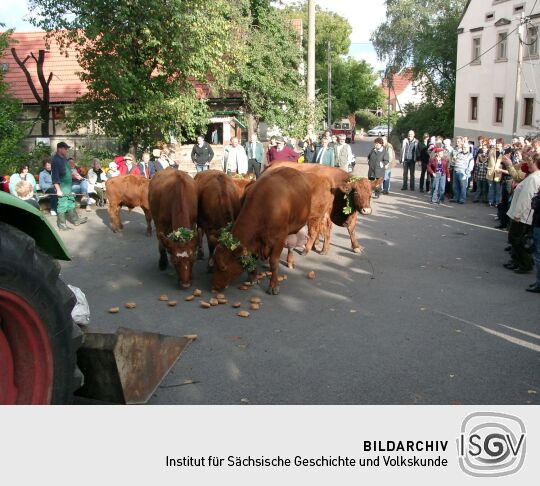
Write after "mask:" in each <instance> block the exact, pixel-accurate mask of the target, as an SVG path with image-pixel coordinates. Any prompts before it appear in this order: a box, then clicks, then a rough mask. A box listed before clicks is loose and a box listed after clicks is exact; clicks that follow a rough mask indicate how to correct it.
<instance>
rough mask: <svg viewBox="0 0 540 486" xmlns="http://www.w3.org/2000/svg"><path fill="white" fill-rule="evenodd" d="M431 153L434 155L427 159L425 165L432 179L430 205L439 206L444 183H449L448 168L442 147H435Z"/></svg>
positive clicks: (442, 195)
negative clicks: (435, 204)
mask: <svg viewBox="0 0 540 486" xmlns="http://www.w3.org/2000/svg"><path fill="white" fill-rule="evenodd" d="M432 152H433V154H434V155H433V157H431V158H430V159H429V162H428V165H427V172H428V174H429V175H430V176H431V177H433V184H432V186H431V203H432V204H433V203H437V204H440V203H442V202H444V190H445V188H446V181H448V182H450V168H449V167H448V159H447V158H446V157H445V155H444V149H443V148H442V147H435V148H434V149H433V150H432Z"/></svg>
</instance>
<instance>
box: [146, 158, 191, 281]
mask: <svg viewBox="0 0 540 486" xmlns="http://www.w3.org/2000/svg"><path fill="white" fill-rule="evenodd" d="M148 197H149V200H150V209H151V211H152V216H153V217H154V223H155V225H156V234H157V238H158V242H159V269H160V270H165V269H166V268H167V263H168V262H167V252H168V253H169V255H170V257H171V264H172V265H173V266H174V268H175V270H176V274H177V276H178V284H179V285H180V286H181V287H183V288H188V287H190V286H191V279H192V270H193V263H194V262H195V258H196V252H197V241H198V236H197V186H196V184H195V181H194V180H193V179H192V178H191V177H190V176H189V175H188V174H187V173H186V172H182V171H179V170H176V169H172V168H169V169H165V170H161V171H159V172H158V173H157V174H155V175H154V177H153V178H152V179H151V181H150V191H149V194H148Z"/></svg>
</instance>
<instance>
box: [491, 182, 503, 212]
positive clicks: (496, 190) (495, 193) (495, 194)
mask: <svg viewBox="0 0 540 486" xmlns="http://www.w3.org/2000/svg"><path fill="white" fill-rule="evenodd" d="M488 185H489V191H488V202H489V204H493V205H495V206H497V205H498V204H499V203H500V202H501V183H500V182H495V181H488Z"/></svg>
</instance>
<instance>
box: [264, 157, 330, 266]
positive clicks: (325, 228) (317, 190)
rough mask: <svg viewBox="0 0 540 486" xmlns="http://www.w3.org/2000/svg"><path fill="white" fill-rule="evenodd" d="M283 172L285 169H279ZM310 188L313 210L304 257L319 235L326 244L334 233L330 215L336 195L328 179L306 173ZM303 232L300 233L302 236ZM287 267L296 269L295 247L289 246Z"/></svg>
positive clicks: (288, 239)
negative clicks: (332, 232)
mask: <svg viewBox="0 0 540 486" xmlns="http://www.w3.org/2000/svg"><path fill="white" fill-rule="evenodd" d="M276 170H277V167H276V168H275V169H273V170H272V171H271V172H269V174H270V173H272V172H275V171H276ZM279 170H283V169H279ZM304 174H305V176H306V177H307V180H308V183H309V186H310V188H311V209H310V213H309V217H308V223H307V226H308V228H307V230H308V231H307V242H306V244H305V247H304V251H303V252H302V255H304V256H305V255H307V254H308V253H309V252H310V251H311V249H312V248H313V245H314V244H315V240H316V239H317V238H318V236H319V234H320V233H322V235H323V239H324V242H325V244H326V242H329V241H330V233H331V231H332V222H331V221H330V213H331V211H332V204H333V202H334V194H333V193H332V186H331V184H330V181H329V180H328V178H327V177H324V176H321V175H319V174H316V173H312V172H305V173H304ZM301 232H302V230H301V231H300V234H301ZM293 239H294V238H287V241H289V242H291V241H292V240H293ZM300 239H302V238H300ZM287 241H286V242H285V246H286V247H287V250H288V253H287V266H288V267H289V268H294V267H295V264H294V253H293V250H294V246H293V245H290V244H289V245H287Z"/></svg>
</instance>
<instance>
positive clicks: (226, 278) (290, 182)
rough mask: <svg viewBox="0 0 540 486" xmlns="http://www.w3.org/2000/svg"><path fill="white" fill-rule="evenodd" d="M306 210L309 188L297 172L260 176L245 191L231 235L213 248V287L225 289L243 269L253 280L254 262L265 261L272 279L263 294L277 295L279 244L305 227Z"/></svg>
mask: <svg viewBox="0 0 540 486" xmlns="http://www.w3.org/2000/svg"><path fill="white" fill-rule="evenodd" d="M310 209H311V187H310V184H309V180H308V178H307V177H306V176H304V175H303V174H302V173H301V172H300V171H297V170H294V169H289V168H283V169H281V170H276V171H274V172H273V173H271V174H267V175H265V176H263V177H261V178H260V179H259V180H258V181H257V182H256V183H255V184H253V185H252V186H250V187H249V190H248V191H246V194H245V198H244V203H243V205H242V207H241V209H240V213H239V214H238V218H236V221H235V222H234V225H233V227H232V230H231V233H230V235H228V238H224V239H226V240H227V243H224V242H220V243H219V244H218V245H217V246H216V250H215V252H214V262H215V273H214V277H213V279H212V285H213V287H214V288H216V289H223V288H225V287H227V286H228V285H229V283H230V282H231V280H233V279H235V278H237V277H238V276H239V275H241V274H242V272H243V270H248V272H249V273H250V277H251V279H252V280H253V279H254V277H255V274H256V265H255V262H256V260H255V259H256V258H260V259H262V260H266V259H269V260H270V268H271V270H272V277H271V278H270V286H269V287H268V290H267V292H268V293H269V294H274V295H277V294H278V293H279V284H278V267H279V257H280V255H281V252H282V250H283V243H284V242H285V240H286V238H287V235H290V234H293V233H296V232H298V230H300V228H302V227H303V226H304V225H305V224H306V222H307V221H308V218H309V215H310ZM254 260H255V261H254ZM250 267H251V268H250Z"/></svg>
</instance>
